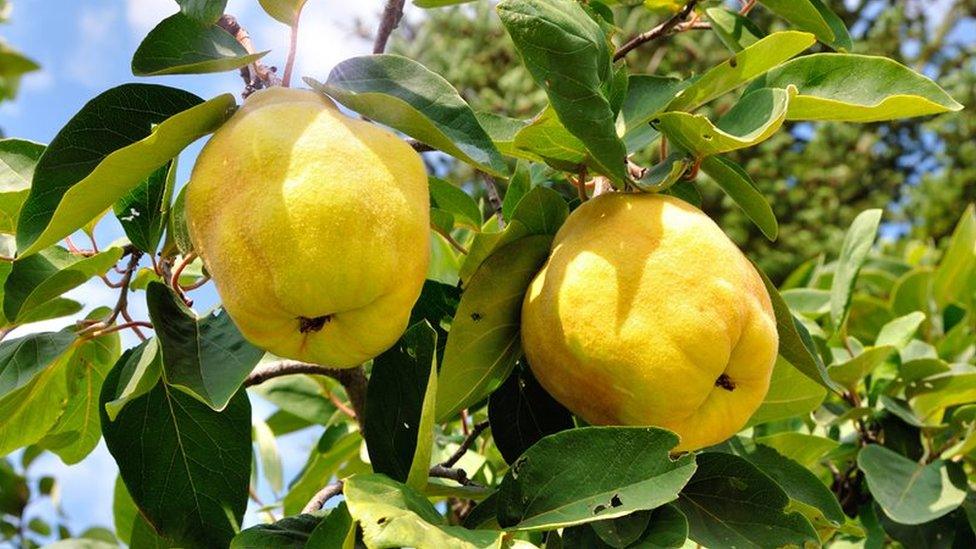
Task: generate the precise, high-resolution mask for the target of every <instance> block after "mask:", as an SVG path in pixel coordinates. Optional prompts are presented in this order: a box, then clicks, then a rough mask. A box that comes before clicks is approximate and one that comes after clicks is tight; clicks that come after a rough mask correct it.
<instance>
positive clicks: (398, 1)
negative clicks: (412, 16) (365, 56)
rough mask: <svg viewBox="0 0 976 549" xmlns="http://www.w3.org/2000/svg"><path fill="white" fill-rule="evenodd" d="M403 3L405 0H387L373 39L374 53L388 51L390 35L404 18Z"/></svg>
mask: <svg viewBox="0 0 976 549" xmlns="http://www.w3.org/2000/svg"><path fill="white" fill-rule="evenodd" d="M403 4H404V0H387V2H386V7H385V8H383V17H382V19H380V26H379V28H377V29H376V39H375V40H374V41H373V53H374V54H377V53H383V52H384V51H386V43H387V42H388V41H389V40H390V35H391V34H393V31H394V29H396V28H397V27H398V26H399V25H400V20H401V19H403Z"/></svg>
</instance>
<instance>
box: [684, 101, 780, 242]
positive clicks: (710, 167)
mask: <svg viewBox="0 0 976 549" xmlns="http://www.w3.org/2000/svg"><path fill="white" fill-rule="evenodd" d="M740 104H741V103H740ZM701 169H702V171H704V172H705V173H706V174H708V176H709V177H711V178H712V179H713V180H714V181H715V182H716V183H718V186H719V187H721V188H722V190H723V191H725V194H727V195H729V198H731V199H732V201H733V202H735V203H736V205H738V206H739V207H740V208H742V211H743V212H745V214H746V216H748V217H749V219H750V220H752V222H753V223H755V225H756V227H759V230H760V231H762V233H763V234H764V235H766V238H768V239H769V240H776V237H777V236H778V235H779V224H778V223H777V222H776V215H775V214H774V213H773V209H772V207H770V205H769V202H766V198H765V197H764V196H763V195H762V193H760V192H759V190H758V189H756V185H755V183H753V182H752V178H750V177H749V174H748V173H746V171H745V170H744V169H742V166H739V165H738V164H736V163H735V162H732V161H731V160H729V159H727V158H724V157H721V156H710V157H708V158H706V159H705V160H704V161H703V162H702V164H701Z"/></svg>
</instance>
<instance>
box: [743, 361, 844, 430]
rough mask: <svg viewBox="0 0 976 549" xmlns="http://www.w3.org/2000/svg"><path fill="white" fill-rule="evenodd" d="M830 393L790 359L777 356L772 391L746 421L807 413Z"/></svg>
mask: <svg viewBox="0 0 976 549" xmlns="http://www.w3.org/2000/svg"><path fill="white" fill-rule="evenodd" d="M826 396H827V390H826V389H824V387H823V385H821V384H819V383H816V382H815V381H813V380H812V379H810V378H809V377H807V376H806V375H804V374H803V372H801V371H800V370H798V369H797V368H795V367H794V366H793V365H792V364H790V363H789V362H787V361H786V360H785V359H784V358H783V357H782V356H779V357H777V358H776V364H775V365H774V366H773V375H772V378H771V379H770V381H769V391H768V392H767V393H766V398H765V399H763V402H762V404H760V405H759V408H758V409H757V410H756V411H755V412H754V413H753V414H752V417H750V418H749V422H748V423H747V425H759V424H760V423H766V422H768V421H777V420H781V419H789V418H792V417H797V416H805V415H806V414H809V413H810V412H812V411H813V410H816V409H817V407H818V406H820V403H821V402H823V400H824V398H825V397H826Z"/></svg>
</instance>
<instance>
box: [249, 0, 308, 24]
mask: <svg viewBox="0 0 976 549" xmlns="http://www.w3.org/2000/svg"><path fill="white" fill-rule="evenodd" d="M306 1H307V0H258V2H259V3H260V4H261V7H262V8H264V11H265V13H267V14H268V15H270V16H271V17H274V18H275V19H277V20H278V21H281V22H282V23H284V24H286V25H288V26H289V27H294V26H295V25H297V24H298V18H299V17H300V16H301V14H302V8H304V7H305V2H306Z"/></svg>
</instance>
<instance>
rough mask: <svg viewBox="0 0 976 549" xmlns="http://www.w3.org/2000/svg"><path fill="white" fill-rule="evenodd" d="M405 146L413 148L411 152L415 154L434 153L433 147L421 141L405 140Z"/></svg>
mask: <svg viewBox="0 0 976 549" xmlns="http://www.w3.org/2000/svg"><path fill="white" fill-rule="evenodd" d="M406 141H407V144H408V145H410V146H411V147H413V150H415V151H417V152H433V151H436V150H437V149H435V148H434V147H432V146H430V145H428V144H427V143H424V142H423V141H417V140H416V139H412V138H411V139H407V140H406Z"/></svg>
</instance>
